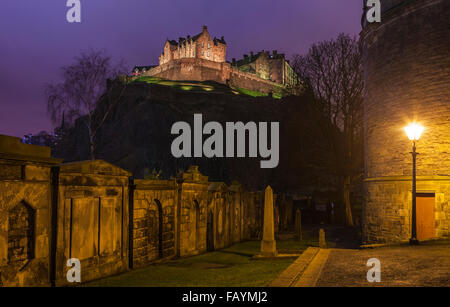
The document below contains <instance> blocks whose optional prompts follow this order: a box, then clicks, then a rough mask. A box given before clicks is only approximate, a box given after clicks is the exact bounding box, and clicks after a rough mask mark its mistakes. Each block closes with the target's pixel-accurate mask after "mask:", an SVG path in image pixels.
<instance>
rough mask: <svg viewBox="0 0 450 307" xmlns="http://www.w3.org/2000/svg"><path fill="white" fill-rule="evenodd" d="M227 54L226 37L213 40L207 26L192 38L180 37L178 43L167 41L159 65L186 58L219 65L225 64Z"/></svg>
mask: <svg viewBox="0 0 450 307" xmlns="http://www.w3.org/2000/svg"><path fill="white" fill-rule="evenodd" d="M226 54H227V44H226V42H225V39H224V37H223V36H222V38H221V39H217V38H216V37H214V38H212V37H211V36H210V35H209V33H208V29H207V27H206V26H203V28H202V32H201V33H199V34H197V35H195V36H193V37H191V36H190V35H188V36H187V37H186V38H184V37H180V38H179V39H178V42H177V41H174V40H169V39H167V40H166V43H165V44H164V51H163V53H162V54H161V55H160V56H159V65H163V64H166V63H169V62H170V61H172V60H179V59H185V58H198V59H204V60H208V61H213V62H217V63H223V62H225V57H226Z"/></svg>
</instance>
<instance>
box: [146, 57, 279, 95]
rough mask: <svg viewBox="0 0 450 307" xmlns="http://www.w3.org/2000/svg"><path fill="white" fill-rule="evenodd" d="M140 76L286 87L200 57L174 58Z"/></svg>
mask: <svg viewBox="0 0 450 307" xmlns="http://www.w3.org/2000/svg"><path fill="white" fill-rule="evenodd" d="M140 76H152V77H157V78H162V79H167V80H176V81H186V80H190V81H207V80H209V81H215V82H218V83H222V84H228V85H230V86H232V87H235V88H244V89H248V90H252V91H258V92H261V93H277V94H282V93H284V92H285V91H286V87H285V86H283V85H281V84H278V83H276V82H273V81H269V80H264V79H261V78H259V77H258V76H257V75H255V74H252V73H249V72H243V71H241V70H239V68H237V67H231V65H230V63H227V62H223V63H218V62H213V61H208V60H204V59H198V58H185V59H180V60H172V61H170V62H169V63H166V64H162V65H160V66H157V67H154V68H152V69H150V70H148V71H147V72H145V73H143V74H141V75H140Z"/></svg>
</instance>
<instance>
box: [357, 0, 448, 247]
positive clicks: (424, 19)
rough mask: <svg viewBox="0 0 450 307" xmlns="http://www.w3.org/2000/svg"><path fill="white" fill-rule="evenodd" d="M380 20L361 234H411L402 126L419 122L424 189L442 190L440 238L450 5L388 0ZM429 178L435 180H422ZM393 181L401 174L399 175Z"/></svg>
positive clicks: (440, 230) (368, 93)
mask: <svg viewBox="0 0 450 307" xmlns="http://www.w3.org/2000/svg"><path fill="white" fill-rule="evenodd" d="M383 3H384V6H383V14H382V22H381V23H379V24H369V25H368V24H366V25H365V28H364V29H363V31H362V33H361V39H362V41H363V44H364V66H365V69H364V71H365V76H364V78H365V90H364V122H365V129H364V130H365V177H366V181H365V204H364V208H363V237H364V238H363V239H364V240H365V241H366V242H368V243H370V242H386V241H399V240H404V239H407V238H408V237H409V235H410V227H411V226H410V223H411V222H410V221H411V218H410V211H411V209H410V208H411V182H410V180H411V174H412V157H411V154H410V152H411V143H410V141H409V140H408V138H407V137H406V135H405V133H404V131H403V127H405V126H406V125H407V124H408V123H410V122H413V121H417V122H419V123H421V124H422V125H423V126H424V127H425V131H424V133H423V135H422V137H421V139H420V141H419V142H418V144H417V150H418V152H419V155H418V158H417V176H418V178H419V179H418V180H419V182H418V190H419V189H420V186H426V190H427V191H429V192H433V193H436V201H435V208H434V210H435V212H436V219H435V220H436V235H438V236H446V235H447V236H448V235H450V232H449V229H448V221H449V219H450V215H448V210H449V209H448V201H447V200H448V199H449V198H450V194H449V191H448V188H447V187H448V185H449V184H450V180H449V178H450V177H448V176H449V175H450V134H449V131H450V101H449V97H450V87H449V86H448V84H450V56H449V55H450V32H449V30H448V29H449V28H450V20H449V18H448V16H449V14H450V2H449V1H446V0H430V1H411V0H410V1H400V0H395V1H390V2H384V1H383ZM421 176H422V178H424V176H425V177H428V178H432V180H431V179H426V180H425V179H423V180H425V181H423V182H422V181H421V179H420V178H421ZM392 178H395V180H393V179H392ZM438 195H439V196H438Z"/></svg>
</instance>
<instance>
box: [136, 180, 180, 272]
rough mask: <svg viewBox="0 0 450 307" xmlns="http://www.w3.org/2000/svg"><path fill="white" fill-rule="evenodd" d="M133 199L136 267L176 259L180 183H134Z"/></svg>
mask: <svg viewBox="0 0 450 307" xmlns="http://www.w3.org/2000/svg"><path fill="white" fill-rule="evenodd" d="M134 183H135V188H134V197H133V267H141V266H145V265H146V264H148V263H150V262H151V261H153V260H156V259H161V258H170V257H172V256H175V252H176V250H175V248H176V246H175V242H176V238H175V237H176V223H175V218H176V209H177V204H178V189H177V183H176V182H175V181H174V180H172V181H170V180H135V182H134Z"/></svg>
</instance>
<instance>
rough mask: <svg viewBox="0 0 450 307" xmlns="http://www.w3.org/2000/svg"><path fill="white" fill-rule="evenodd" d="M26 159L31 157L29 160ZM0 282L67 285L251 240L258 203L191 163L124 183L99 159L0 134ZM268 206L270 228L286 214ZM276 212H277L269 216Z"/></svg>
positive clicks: (259, 218) (259, 219) (126, 176)
mask: <svg viewBox="0 0 450 307" xmlns="http://www.w3.org/2000/svg"><path fill="white" fill-rule="evenodd" d="M29 154H32V156H30V155H29ZM0 192H1V193H0V281H1V285H5V286H36V285H56V286H60V285H68V284H69V283H68V282H67V278H66V275H67V272H68V270H69V269H70V268H71V267H68V266H67V261H68V260H69V259H71V258H77V259H79V260H80V263H81V281H82V282H86V281H89V280H93V279H98V278H102V277H106V276H110V275H115V274H119V273H121V272H124V271H127V270H129V269H132V268H138V267H143V266H146V265H148V264H149V263H151V262H153V261H155V260H160V259H170V258H172V257H183V256H190V255H196V254H200V253H204V252H206V251H207V250H216V249H220V248H224V247H228V246H230V245H232V244H234V243H237V242H241V241H244V240H249V239H258V238H260V236H261V229H262V223H263V215H264V214H263V213H264V212H263V210H264V209H263V201H264V200H263V197H262V193H261V192H247V191H245V190H243V188H242V186H241V185H240V184H239V183H238V182H236V181H234V182H233V183H232V184H231V185H230V186H227V185H226V184H225V183H223V182H210V181H209V180H208V177H207V176H204V175H203V174H201V173H200V171H199V170H198V167H197V166H191V167H190V168H189V169H188V170H187V171H185V172H183V173H181V174H180V176H178V177H177V178H173V179H171V180H133V179H132V177H131V173H129V172H127V171H124V170H123V169H121V168H119V167H116V166H114V165H111V164H109V163H107V162H104V161H101V160H96V161H81V162H74V163H66V164H61V160H58V159H53V158H51V157H50V149H49V148H46V147H39V146H33V145H25V144H22V143H20V139H18V138H11V137H6V136H0ZM276 199H279V200H277V201H276V206H275V208H274V210H275V213H276V214H275V216H277V223H276V224H277V225H283V223H284V222H283V221H282V220H288V219H289V217H286V218H284V217H282V216H284V214H287V213H286V212H289V210H288V211H285V210H284V209H283V210H282V209H280V208H279V207H282V206H286V202H285V199H284V198H276ZM277 212H281V213H280V214H278V213H277Z"/></svg>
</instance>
